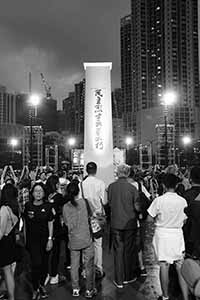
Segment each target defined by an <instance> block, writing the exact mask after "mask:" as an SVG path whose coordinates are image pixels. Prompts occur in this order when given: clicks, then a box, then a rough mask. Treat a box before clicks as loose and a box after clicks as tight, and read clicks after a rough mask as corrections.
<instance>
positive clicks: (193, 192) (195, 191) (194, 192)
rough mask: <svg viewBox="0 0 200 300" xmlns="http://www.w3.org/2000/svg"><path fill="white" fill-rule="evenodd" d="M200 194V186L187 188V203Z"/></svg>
mask: <svg viewBox="0 0 200 300" xmlns="http://www.w3.org/2000/svg"><path fill="white" fill-rule="evenodd" d="M199 194H200V186H193V187H191V189H189V190H187V191H186V192H185V193H184V194H183V198H185V200H186V201H187V204H190V202H191V201H193V200H195V198H196V197H197V196H198V195H199Z"/></svg>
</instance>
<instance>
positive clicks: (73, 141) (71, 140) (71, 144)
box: [67, 137, 76, 168]
mask: <svg viewBox="0 0 200 300" xmlns="http://www.w3.org/2000/svg"><path fill="white" fill-rule="evenodd" d="M67 143H68V145H69V156H70V162H71V168H72V163H73V157H72V148H73V147H74V146H75V144H76V139H75V137H70V138H69V139H68V141H67Z"/></svg>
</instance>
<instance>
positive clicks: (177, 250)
mask: <svg viewBox="0 0 200 300" xmlns="http://www.w3.org/2000/svg"><path fill="white" fill-rule="evenodd" d="M153 246H154V250H155V254H156V258H157V261H158V262H167V263H169V264H173V263H174V262H177V263H178V264H180V263H181V262H182V261H183V259H184V252H185V243H184V238H183V232H182V230H181V229H168V228H166V229H165V228H156V230H155V234H154V237H153Z"/></svg>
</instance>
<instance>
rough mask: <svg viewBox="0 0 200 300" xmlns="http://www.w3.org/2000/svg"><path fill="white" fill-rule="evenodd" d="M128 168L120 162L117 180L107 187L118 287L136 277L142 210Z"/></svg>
mask: <svg viewBox="0 0 200 300" xmlns="http://www.w3.org/2000/svg"><path fill="white" fill-rule="evenodd" d="M129 172H130V168H129V166H128V165H126V164H122V165H120V166H119V167H118V170H117V175H118V179H117V181H115V182H113V183H111V184H110V185H109V187H108V201H109V204H110V207H111V229H112V241H113V249H114V270H115V275H114V276H115V279H114V281H113V283H114V284H115V285H116V286H117V287H118V288H123V285H124V284H127V283H130V282H134V281H135V280H136V279H137V277H136V268H137V247H136V235H137V217H136V211H138V212H139V196H138V191H137V189H136V188H135V187H134V186H133V185H132V184H130V183H129V182H128V180H127V177H128V176H129Z"/></svg>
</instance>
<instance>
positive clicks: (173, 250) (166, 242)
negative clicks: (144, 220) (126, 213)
mask: <svg viewBox="0 0 200 300" xmlns="http://www.w3.org/2000/svg"><path fill="white" fill-rule="evenodd" d="M177 183H178V179H177V177H176V176H175V175H174V174H167V175H166V176H165V178H164V186H165V188H166V193H165V194H164V195H162V196H160V197H157V198H156V199H155V200H154V201H153V202H152V204H151V206H150V207H149V209H148V213H149V219H152V218H153V219H154V221H155V225H156V229H155V234H154V238H153V245H154V249H155V253H156V256H157V260H158V262H159V265H160V283H161V288H162V293H163V295H162V296H160V297H159V298H158V299H159V300H167V299H169V297H168V283H169V275H168V273H169V265H170V264H173V263H175V265H176V269H177V273H178V277H179V283H180V286H181V290H182V294H183V299H184V300H188V290H187V285H186V283H185V281H184V279H183V277H182V275H181V271H180V269H181V264H182V262H183V259H184V251H185V243H184V238H183V231H182V227H183V224H184V220H186V218H187V217H186V215H185V213H184V208H185V207H186V206H187V202H186V201H185V199H184V198H182V197H180V196H178V195H177V194H176V193H175V188H176V185H177Z"/></svg>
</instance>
